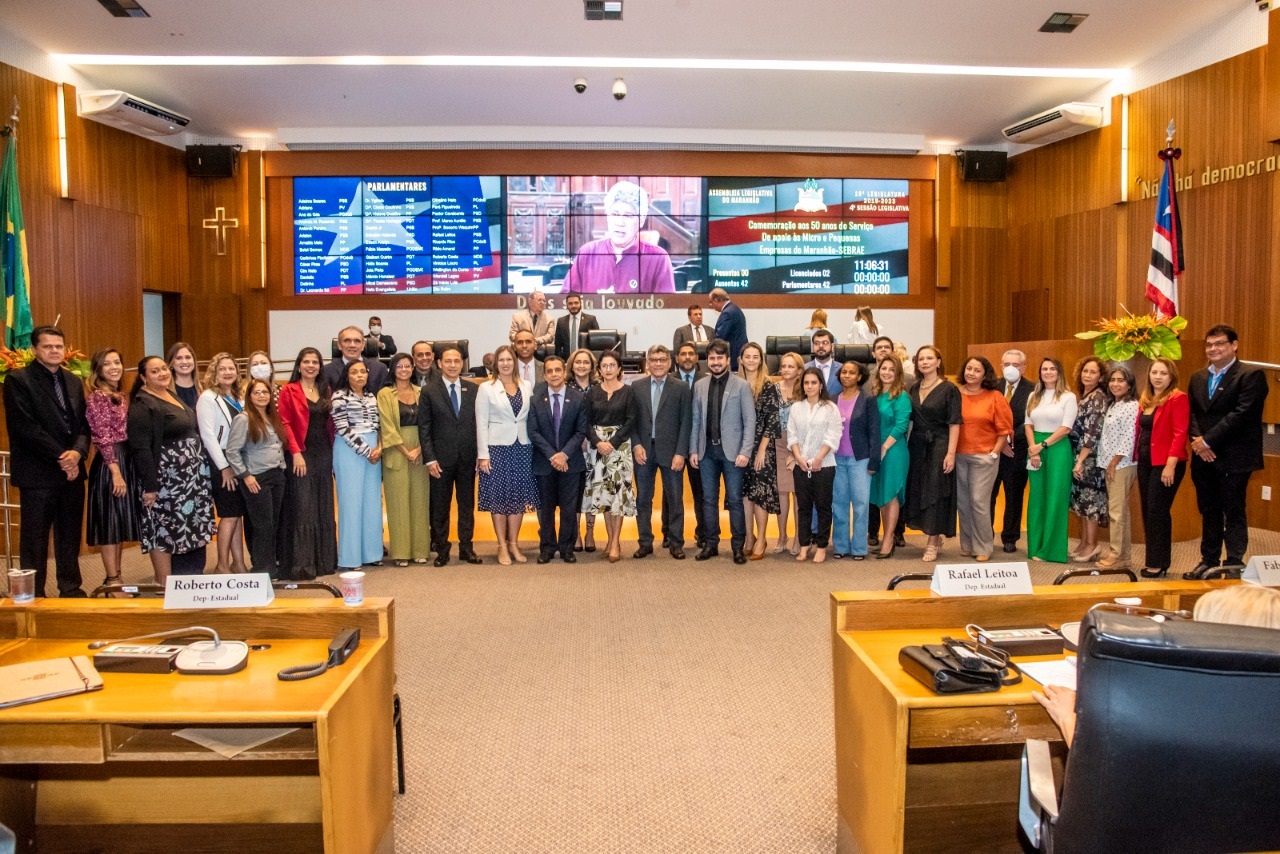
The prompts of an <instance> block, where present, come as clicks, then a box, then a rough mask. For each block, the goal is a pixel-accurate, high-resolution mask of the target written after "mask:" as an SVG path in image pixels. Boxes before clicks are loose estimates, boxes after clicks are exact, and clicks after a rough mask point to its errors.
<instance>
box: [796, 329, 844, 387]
mask: <svg viewBox="0 0 1280 854" xmlns="http://www.w3.org/2000/svg"><path fill="white" fill-rule="evenodd" d="M812 346H813V358H812V359H810V360H809V361H808V362H806V363H805V367H806V368H817V369H818V370H819V371H822V376H823V378H824V379H825V380H826V382H827V394H829V395H831V396H832V397H836V396H838V395H839V394H840V392H841V391H842V390H843V386H841V385H840V362H837V361H836V360H835V359H834V358H833V354H834V353H835V349H836V338H835V336H834V335H832V334H831V330H829V329H819V330H818V331H817V332H815V333H813V344H812Z"/></svg>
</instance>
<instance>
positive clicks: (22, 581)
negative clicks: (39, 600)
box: [9, 569, 36, 605]
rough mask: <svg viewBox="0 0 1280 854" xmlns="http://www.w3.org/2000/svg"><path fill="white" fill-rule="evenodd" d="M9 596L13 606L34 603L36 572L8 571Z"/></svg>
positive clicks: (32, 570)
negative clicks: (11, 598)
mask: <svg viewBox="0 0 1280 854" xmlns="http://www.w3.org/2000/svg"><path fill="white" fill-rule="evenodd" d="M9 595H10V596H12V597H13V603H14V604H15V605H21V604H23V603H24V602H34V601H35V598H36V571H35V570H34V569H11V570H9Z"/></svg>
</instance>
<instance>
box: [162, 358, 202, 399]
mask: <svg viewBox="0 0 1280 854" xmlns="http://www.w3.org/2000/svg"><path fill="white" fill-rule="evenodd" d="M164 361H165V364H167V365H168V366H169V378H170V379H169V391H171V392H173V394H174V395H175V396H176V397H177V398H178V400H180V401H182V405H183V406H185V407H187V408H188V409H191V410H194V409H195V408H196V401H197V400H199V398H200V392H202V391H204V386H203V384H201V382H200V375H199V373H198V372H197V371H196V351H195V348H194V347H192V346H191V345H190V344H188V343H187V342H186V341H177V342H175V343H174V345H173V346H172V347H170V348H169V352H168V353H166V354H165V357H164Z"/></svg>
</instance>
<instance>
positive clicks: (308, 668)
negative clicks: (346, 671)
mask: <svg viewBox="0 0 1280 854" xmlns="http://www.w3.org/2000/svg"><path fill="white" fill-rule="evenodd" d="M358 646H360V630H359V629H343V630H342V631H340V632H338V634H337V636H335V637H334V639H333V640H331V641H329V658H328V660H326V661H322V662H318V663H316V664H299V665H298V666H296V667H286V668H285V669H284V670H281V671H280V672H279V673H277V674H276V678H277V679H279V680H280V681H282V682H298V681H300V680H302V679H310V678H311V677H313V676H319V675H320V674H321V673H324V672H325V671H326V670H328V669H329V668H331V667H337V666H339V665H341V664H345V663H346V661H347V659H348V658H350V657H351V653H353V652H355V651H356V647H358Z"/></svg>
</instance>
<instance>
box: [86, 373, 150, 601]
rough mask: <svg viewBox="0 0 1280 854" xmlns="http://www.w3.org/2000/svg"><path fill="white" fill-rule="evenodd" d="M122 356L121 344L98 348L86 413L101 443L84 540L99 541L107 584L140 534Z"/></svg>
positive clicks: (95, 543)
mask: <svg viewBox="0 0 1280 854" xmlns="http://www.w3.org/2000/svg"><path fill="white" fill-rule="evenodd" d="M123 378H124V362H123V361H122V360H121V358H120V353H119V351H117V350H112V349H106V350H99V351H98V352H96V353H94V354H93V358H92V359H90V361H89V397H88V400H87V403H86V413H85V414H86V416H87V418H88V421H89V435H90V436H92V437H93V444H94V446H95V447H97V449H98V453H97V454H95V455H94V458H93V464H92V465H91V466H89V522H88V525H87V527H86V529H85V542H86V543H88V544H89V545H91V546H98V549H99V554H101V555H102V568H103V569H104V570H105V575H106V577H105V578H104V579H103V583H104V584H111V583H113V582H118V581H120V551H121V547H122V545H123V544H124V543H134V542H137V541H138V539H139V536H138V500H139V496H138V489H137V486H138V484H137V479H136V478H135V477H134V476H133V466H132V464H131V463H130V460H129V445H128V429H127V425H128V420H129V397H128V395H126V394H125V392H124V389H123V388H122V380H123Z"/></svg>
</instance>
